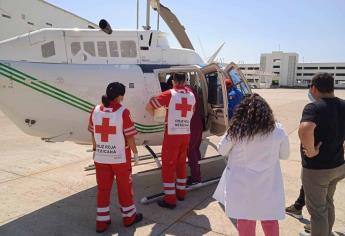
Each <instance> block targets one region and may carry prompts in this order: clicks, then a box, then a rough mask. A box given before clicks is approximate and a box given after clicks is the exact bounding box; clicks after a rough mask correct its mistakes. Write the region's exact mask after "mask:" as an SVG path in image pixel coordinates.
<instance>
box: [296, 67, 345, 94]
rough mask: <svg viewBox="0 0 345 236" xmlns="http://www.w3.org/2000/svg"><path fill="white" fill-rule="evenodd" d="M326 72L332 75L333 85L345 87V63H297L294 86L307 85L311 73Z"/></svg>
mask: <svg viewBox="0 0 345 236" xmlns="http://www.w3.org/2000/svg"><path fill="white" fill-rule="evenodd" d="M319 72H327V73H329V74H331V75H332V76H333V77H334V84H335V87H339V88H345V63H299V64H298V66H297V74H296V86H307V85H308V84H309V83H310V81H311V78H312V77H313V75H315V74H316V73H319Z"/></svg>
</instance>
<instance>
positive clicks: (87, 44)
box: [83, 41, 96, 56]
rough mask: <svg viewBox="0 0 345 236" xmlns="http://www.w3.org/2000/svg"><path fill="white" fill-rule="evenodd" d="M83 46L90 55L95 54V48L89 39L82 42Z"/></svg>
mask: <svg viewBox="0 0 345 236" xmlns="http://www.w3.org/2000/svg"><path fill="white" fill-rule="evenodd" d="M83 48H84V50H85V52H87V53H88V54H90V55H91V56H96V49H95V43H94V42H91V41H87V42H84V44H83Z"/></svg>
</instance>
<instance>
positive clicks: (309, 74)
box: [303, 73, 315, 76]
mask: <svg viewBox="0 0 345 236" xmlns="http://www.w3.org/2000/svg"><path fill="white" fill-rule="evenodd" d="M313 75H315V74H314V73H304V74H303V76H313Z"/></svg>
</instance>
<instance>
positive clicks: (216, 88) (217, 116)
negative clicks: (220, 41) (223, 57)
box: [201, 63, 228, 136]
mask: <svg viewBox="0 0 345 236" xmlns="http://www.w3.org/2000/svg"><path fill="white" fill-rule="evenodd" d="M201 71H202V72H203V74H204V76H205V79H206V82H207V87H208V106H207V110H208V120H207V124H206V126H207V127H208V128H209V129H210V132H211V134H213V135H217V136H221V135H223V134H224V132H225V130H226V129H227V127H228V97H227V90H226V86H225V78H226V76H225V74H224V72H223V70H222V69H221V68H220V67H219V66H218V65H217V64H214V63H213V64H210V65H207V66H205V67H203V68H202V69H201Z"/></svg>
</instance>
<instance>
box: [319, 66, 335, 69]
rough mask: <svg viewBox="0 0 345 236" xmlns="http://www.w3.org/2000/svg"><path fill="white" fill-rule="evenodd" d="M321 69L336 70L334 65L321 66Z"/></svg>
mask: <svg viewBox="0 0 345 236" xmlns="http://www.w3.org/2000/svg"><path fill="white" fill-rule="evenodd" d="M320 70H334V67H333V66H324V67H322V66H321V67H320Z"/></svg>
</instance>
